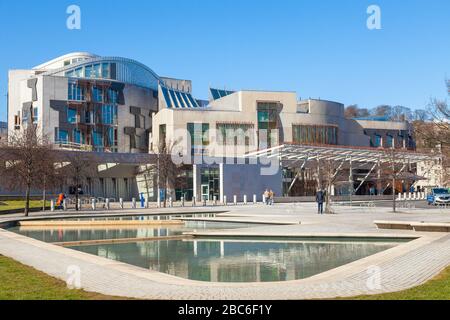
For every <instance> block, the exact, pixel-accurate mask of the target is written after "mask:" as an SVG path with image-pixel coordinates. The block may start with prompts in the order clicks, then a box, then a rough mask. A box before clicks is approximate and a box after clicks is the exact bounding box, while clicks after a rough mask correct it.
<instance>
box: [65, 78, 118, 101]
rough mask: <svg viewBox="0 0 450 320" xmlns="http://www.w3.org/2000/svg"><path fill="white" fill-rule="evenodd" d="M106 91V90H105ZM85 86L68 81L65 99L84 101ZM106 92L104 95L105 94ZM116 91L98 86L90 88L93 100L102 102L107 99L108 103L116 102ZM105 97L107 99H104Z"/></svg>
mask: <svg viewBox="0 0 450 320" xmlns="http://www.w3.org/2000/svg"><path fill="white" fill-rule="evenodd" d="M105 91H106V92H105ZM85 93H86V92H85V88H83V87H80V86H79V85H77V84H76V83H74V82H69V86H68V92H67V99H68V100H71V101H84V100H86V94H85ZM105 93H106V95H105ZM118 95H119V94H118V92H117V90H114V89H111V88H109V89H107V90H105V89H103V88H99V87H93V88H92V100H93V101H94V102H98V103H102V102H106V101H108V102H109V103H113V104H116V103H117V98H118ZM106 98H107V99H106Z"/></svg>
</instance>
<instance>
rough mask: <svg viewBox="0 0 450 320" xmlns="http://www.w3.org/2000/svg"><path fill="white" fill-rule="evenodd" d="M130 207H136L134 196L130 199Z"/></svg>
mask: <svg viewBox="0 0 450 320" xmlns="http://www.w3.org/2000/svg"><path fill="white" fill-rule="evenodd" d="M131 208H133V209H136V198H133V199H131Z"/></svg>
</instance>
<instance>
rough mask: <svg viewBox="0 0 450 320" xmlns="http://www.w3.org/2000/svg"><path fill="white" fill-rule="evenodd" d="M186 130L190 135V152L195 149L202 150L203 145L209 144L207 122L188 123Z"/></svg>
mask: <svg viewBox="0 0 450 320" xmlns="http://www.w3.org/2000/svg"><path fill="white" fill-rule="evenodd" d="M187 130H188V132H189V135H190V137H191V154H194V153H197V152H196V150H199V149H200V150H201V152H203V147H205V146H208V145H209V136H208V133H209V124H208V123H188V124H187Z"/></svg>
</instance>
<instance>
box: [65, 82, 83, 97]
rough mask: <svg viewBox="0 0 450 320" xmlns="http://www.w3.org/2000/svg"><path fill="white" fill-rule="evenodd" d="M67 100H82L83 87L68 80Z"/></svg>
mask: <svg viewBox="0 0 450 320" xmlns="http://www.w3.org/2000/svg"><path fill="white" fill-rule="evenodd" d="M67 98H68V100H73V101H83V100H84V89H83V88H81V87H79V86H78V85H77V84H76V83H73V82H69V86H68V97H67Z"/></svg>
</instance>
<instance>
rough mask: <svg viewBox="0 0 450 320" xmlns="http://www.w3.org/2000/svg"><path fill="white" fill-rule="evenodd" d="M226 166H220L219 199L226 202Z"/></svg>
mask: <svg viewBox="0 0 450 320" xmlns="http://www.w3.org/2000/svg"><path fill="white" fill-rule="evenodd" d="M223 165H224V164H223V163H220V164H219V186H220V187H219V189H220V190H219V191H220V193H219V199H220V200H221V201H222V202H224V201H223V200H224V196H225V185H224V166H223Z"/></svg>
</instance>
